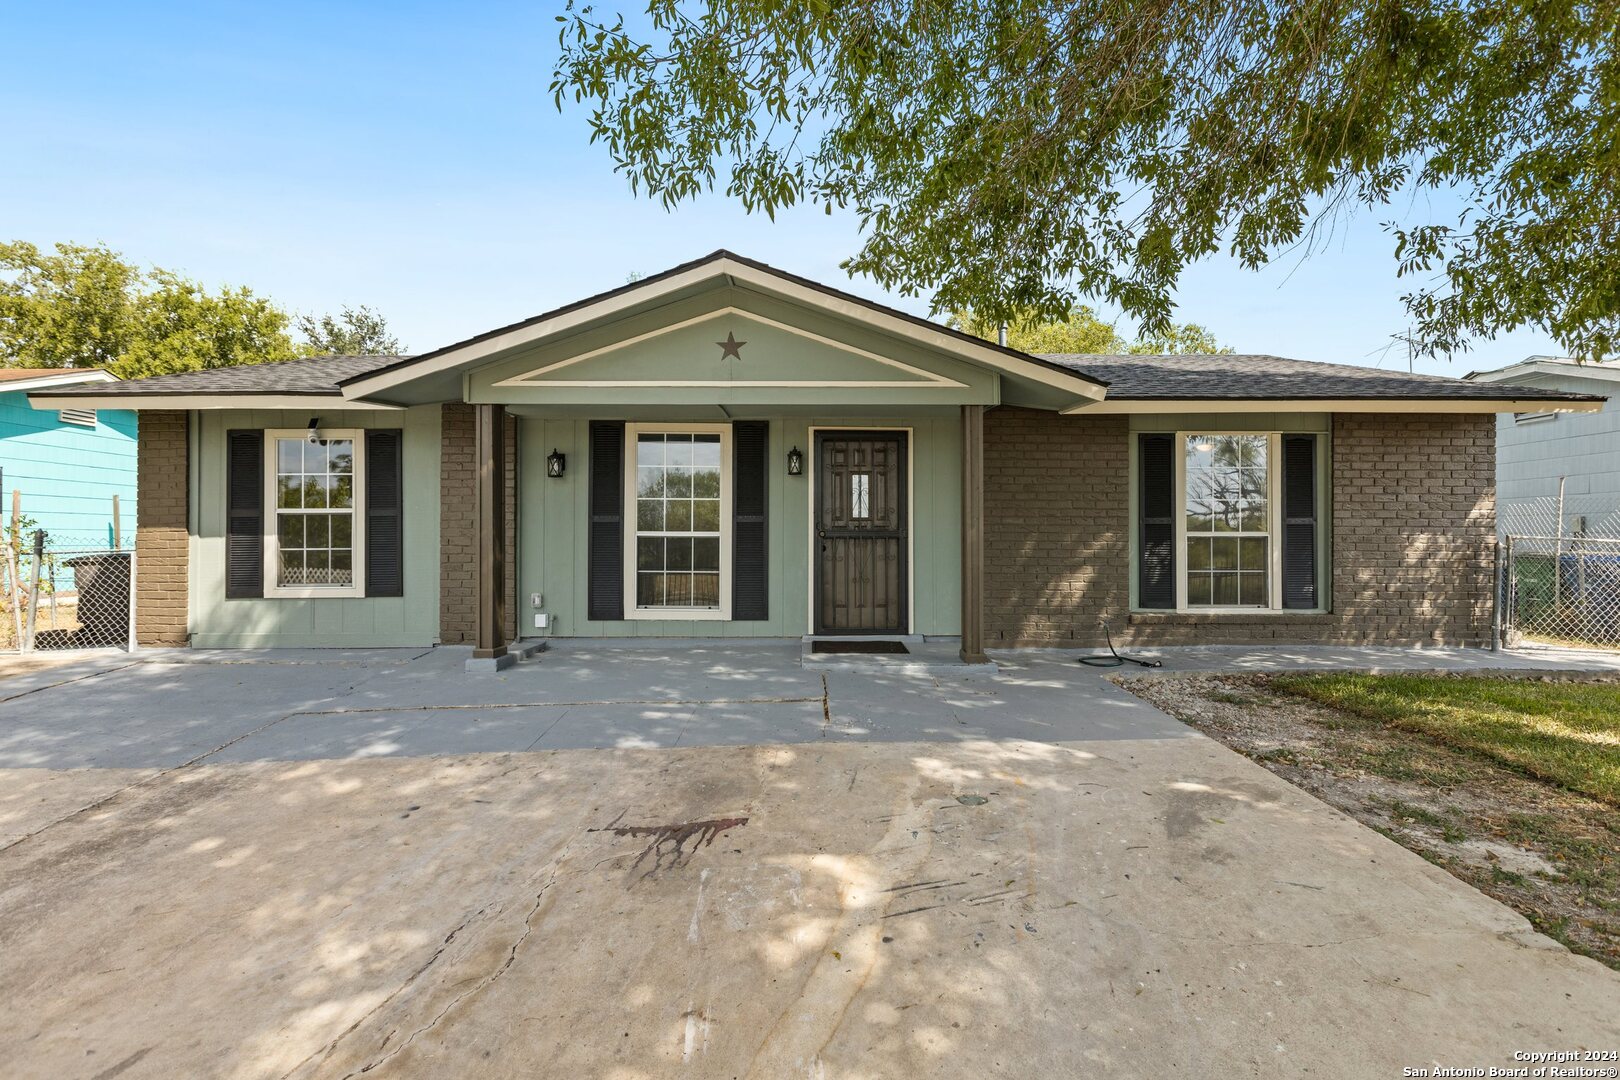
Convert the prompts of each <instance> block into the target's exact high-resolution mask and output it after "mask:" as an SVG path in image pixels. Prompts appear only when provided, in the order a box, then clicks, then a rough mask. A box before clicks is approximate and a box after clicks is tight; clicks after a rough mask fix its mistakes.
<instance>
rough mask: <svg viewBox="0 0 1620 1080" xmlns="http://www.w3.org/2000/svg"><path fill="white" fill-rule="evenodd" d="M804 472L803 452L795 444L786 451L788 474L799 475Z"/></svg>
mask: <svg viewBox="0 0 1620 1080" xmlns="http://www.w3.org/2000/svg"><path fill="white" fill-rule="evenodd" d="M803 473H804V453H803V452H802V451H801V450H800V449H799V448H798V447H797V446H795V447H794V448H793V449H791V450H789V451H788V475H789V476H800V475H803Z"/></svg>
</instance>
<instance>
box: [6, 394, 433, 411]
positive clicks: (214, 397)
mask: <svg viewBox="0 0 1620 1080" xmlns="http://www.w3.org/2000/svg"><path fill="white" fill-rule="evenodd" d="M28 404H29V405H31V406H33V407H34V408H36V409H129V410H132V411H136V412H139V411H141V410H143V409H146V410H156V409H164V410H183V411H184V410H192V409H198V410H205V409H303V408H319V407H323V406H324V407H326V408H331V409H359V410H386V411H398V410H400V409H403V408H404V407H405V406H403V405H392V404H388V403H386V402H380V401H354V400H351V399H349V398H346V397H344V396H343V395H342V394H337V393H325V392H298V391H283V392H280V393H267V394H217V393H189V394H188V393H168V394H162V393H153V394H107V395H94V394H52V393H50V392H49V391H38V392H35V393H32V394H29V395H28Z"/></svg>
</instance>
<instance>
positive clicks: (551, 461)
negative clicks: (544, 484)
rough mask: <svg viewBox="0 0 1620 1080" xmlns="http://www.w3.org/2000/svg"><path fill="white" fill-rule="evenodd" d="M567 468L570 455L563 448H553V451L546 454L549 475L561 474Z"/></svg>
mask: <svg viewBox="0 0 1620 1080" xmlns="http://www.w3.org/2000/svg"><path fill="white" fill-rule="evenodd" d="M566 468H568V455H567V454H565V453H563V452H562V451H561V450H552V452H551V453H549V454H547V455H546V475H547V476H550V477H554V478H555V477H558V476H561V475H562V474H563V470H564V469H566Z"/></svg>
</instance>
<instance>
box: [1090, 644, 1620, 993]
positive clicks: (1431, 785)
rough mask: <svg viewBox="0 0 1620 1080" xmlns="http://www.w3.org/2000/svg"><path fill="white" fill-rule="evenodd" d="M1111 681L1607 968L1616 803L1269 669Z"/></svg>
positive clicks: (1617, 905)
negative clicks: (1304, 694)
mask: <svg viewBox="0 0 1620 1080" xmlns="http://www.w3.org/2000/svg"><path fill="white" fill-rule="evenodd" d="M1116 681H1117V682H1118V683H1119V684H1120V685H1121V686H1123V687H1125V688H1126V689H1128V690H1130V691H1131V692H1132V693H1135V694H1137V695H1138V696H1140V697H1143V698H1146V699H1147V700H1148V701H1151V702H1152V703H1153V704H1155V705H1157V706H1158V707H1159V708H1161V709H1164V710H1165V711H1166V712H1168V713H1170V714H1171V715H1173V716H1175V717H1177V718H1178V719H1180V720H1182V721H1184V722H1186V723H1188V724H1191V725H1192V726H1193V727H1196V728H1198V729H1199V730H1200V731H1202V732H1204V733H1205V734H1207V735H1209V736H1210V737H1212V738H1214V739H1217V740H1219V741H1220V742H1222V743H1224V744H1226V745H1227V746H1229V747H1231V748H1232V749H1234V750H1237V751H1238V752H1239V753H1242V754H1244V755H1246V756H1248V757H1250V758H1252V759H1253V760H1254V761H1256V762H1257V763H1259V764H1260V765H1263V766H1264V767H1266V768H1267V769H1269V770H1271V771H1272V772H1274V773H1276V774H1277V775H1278V776H1281V777H1282V778H1283V779H1285V780H1287V781H1289V782H1290V783H1292V784H1294V785H1296V786H1298V787H1301V788H1303V789H1305V790H1306V791H1308V792H1310V793H1311V794H1313V795H1315V796H1316V797H1318V798H1320V799H1322V800H1323V801H1324V802H1327V803H1329V804H1331V805H1332V806H1335V807H1337V808H1338V809H1340V810H1342V811H1344V812H1345V813H1347V814H1349V815H1351V816H1352V817H1354V818H1356V819H1357V820H1358V821H1361V822H1362V823H1363V824H1365V825H1369V826H1371V827H1372V828H1374V829H1377V830H1378V831H1379V832H1382V833H1384V834H1385V835H1386V836H1389V837H1391V838H1392V839H1394V840H1395V841H1397V842H1398V843H1400V844H1402V845H1403V846H1405V847H1407V848H1410V849H1411V850H1412V851H1415V852H1417V853H1418V854H1419V855H1422V856H1423V857H1424V858H1426V859H1428V860H1429V861H1430V862H1432V863H1434V864H1436V865H1437V866H1441V867H1443V868H1445V869H1446V870H1447V871H1449V872H1450V873H1452V874H1453V875H1455V876H1456V877H1458V878H1461V879H1462V880H1463V881H1466V882H1468V883H1469V884H1471V885H1473V886H1474V887H1475V888H1477V889H1479V890H1481V891H1482V892H1484V893H1486V894H1488V895H1490V896H1492V897H1494V898H1495V899H1497V900H1500V901H1501V902H1503V903H1505V904H1507V905H1509V906H1510V907H1512V908H1514V909H1515V910H1516V911H1518V912H1519V913H1520V914H1522V915H1524V916H1525V917H1526V918H1527V919H1529V920H1530V922H1531V923H1532V924H1533V925H1534V926H1535V927H1536V928H1537V929H1538V930H1540V931H1542V932H1543V933H1545V934H1547V935H1549V936H1551V937H1553V938H1555V939H1556V940H1558V941H1560V942H1562V943H1563V944H1564V945H1566V946H1567V947H1569V948H1570V949H1571V950H1573V951H1575V952H1578V953H1582V954H1584V955H1586V956H1590V957H1593V958H1594V959H1597V960H1601V961H1602V962H1604V963H1606V964H1608V965H1609V966H1610V967H1613V968H1616V969H1620V809H1617V808H1615V807H1613V806H1610V805H1608V804H1606V803H1603V802H1599V801H1597V800H1595V799H1590V798H1587V797H1586V796H1584V795H1579V794H1576V793H1574V792H1571V791H1568V790H1566V789H1564V788H1561V787H1558V786H1557V785H1554V784H1549V783H1545V782H1543V781H1540V780H1536V779H1534V778H1531V777H1527V776H1525V775H1523V774H1521V773H1519V772H1516V771H1514V770H1513V769H1511V768H1508V767H1506V766H1504V765H1502V764H1500V763H1498V762H1496V761H1493V760H1490V759H1487V758H1485V757H1484V756H1483V755H1480V754H1476V753H1473V752H1471V751H1468V750H1463V749H1458V748H1456V747H1452V746H1448V745H1446V744H1444V743H1442V742H1440V741H1438V740H1436V739H1432V738H1429V737H1427V736H1425V735H1421V734H1417V733H1413V732H1408V731H1402V730H1399V729H1397V728H1394V727H1392V726H1390V725H1387V724H1384V723H1381V722H1379V721H1376V720H1371V719H1367V718H1364V717H1360V716H1355V715H1352V714H1349V713H1345V712H1340V711H1338V710H1335V709H1331V708H1328V707H1326V706H1323V705H1319V704H1316V703H1314V702H1310V701H1305V700H1303V699H1301V698H1298V697H1294V696H1292V695H1288V694H1284V693H1281V692H1280V691H1278V690H1276V689H1275V688H1274V687H1273V686H1272V685H1271V678H1270V677H1269V676H1264V675H1218V676H1216V675H1209V676H1136V677H1125V678H1119V679H1117V680H1116Z"/></svg>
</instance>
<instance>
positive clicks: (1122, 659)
mask: <svg viewBox="0 0 1620 1080" xmlns="http://www.w3.org/2000/svg"><path fill="white" fill-rule="evenodd" d="M1098 625H1100V626H1101V627H1102V632H1103V640H1104V641H1106V642H1108V655H1107V656H1101V655H1098V656H1082V657H1079V658H1078V659H1079V661H1080V662H1081V663H1082V664H1085V665H1086V666H1087V667H1124V666H1125V665H1126V664H1136V665H1139V666H1141V667H1145V668H1156V667H1164V661H1163V660H1142V659H1139V658H1138V657H1135V656H1121V655H1120V654H1119V653H1118V652H1115V651H1114V635H1113V634H1111V633H1109V631H1108V620H1107V619H1099V620H1098Z"/></svg>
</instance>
